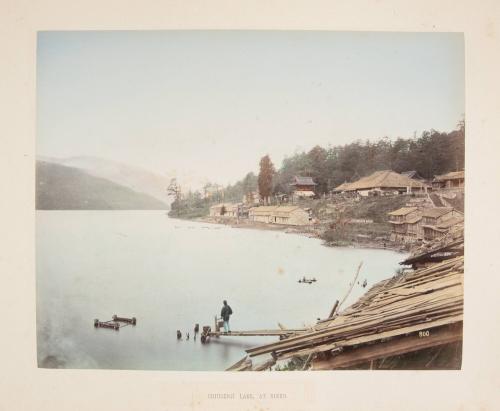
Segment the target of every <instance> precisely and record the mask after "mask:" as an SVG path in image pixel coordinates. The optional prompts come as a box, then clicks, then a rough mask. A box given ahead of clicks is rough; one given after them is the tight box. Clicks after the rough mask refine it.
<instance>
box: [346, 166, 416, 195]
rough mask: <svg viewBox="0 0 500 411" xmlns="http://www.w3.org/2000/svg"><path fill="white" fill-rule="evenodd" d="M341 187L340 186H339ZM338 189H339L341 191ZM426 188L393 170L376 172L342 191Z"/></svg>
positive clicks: (350, 184) (348, 185)
mask: <svg viewBox="0 0 500 411" xmlns="http://www.w3.org/2000/svg"><path fill="white" fill-rule="evenodd" d="M344 184H345V183H344ZM339 187H340V186H339ZM339 187H337V189H339ZM406 187H417V188H423V187H426V184H424V183H422V182H420V181H418V180H414V179H412V178H408V177H406V176H404V175H401V174H398V173H396V172H394V171H392V170H382V171H375V172H374V173H373V174H370V175H369V176H367V177H363V178H361V179H359V180H358V181H355V182H354V183H349V184H347V186H344V187H343V188H342V191H355V190H368V189H372V188H406Z"/></svg>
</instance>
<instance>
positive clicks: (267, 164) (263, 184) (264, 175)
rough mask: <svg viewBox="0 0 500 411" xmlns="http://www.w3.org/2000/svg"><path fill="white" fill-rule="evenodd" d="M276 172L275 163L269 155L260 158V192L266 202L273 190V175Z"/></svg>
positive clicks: (265, 202) (266, 202)
mask: <svg viewBox="0 0 500 411" xmlns="http://www.w3.org/2000/svg"><path fill="white" fill-rule="evenodd" d="M275 173H276V171H275V170H274V165H273V163H272V162H271V159H270V158H269V156H268V155H265V156H264V157H262V158H261V159H260V172H259V178H258V185H259V194H260V197H261V198H262V199H263V201H264V204H268V202H269V197H270V196H271V193H272V190H273V176H274V174H275Z"/></svg>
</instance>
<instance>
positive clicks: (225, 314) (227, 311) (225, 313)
mask: <svg viewBox="0 0 500 411" xmlns="http://www.w3.org/2000/svg"><path fill="white" fill-rule="evenodd" d="M223 304H224V305H223V306H222V310H221V312H220V316H221V318H222V320H223V321H224V332H226V333H230V332H231V328H230V327H229V317H230V316H231V314H233V310H232V309H231V307H230V306H229V305H228V303H227V301H226V300H224V301H223Z"/></svg>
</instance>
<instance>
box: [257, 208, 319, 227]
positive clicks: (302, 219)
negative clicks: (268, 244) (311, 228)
mask: <svg viewBox="0 0 500 411" xmlns="http://www.w3.org/2000/svg"><path fill="white" fill-rule="evenodd" d="M248 219H249V220H250V221H256V222H261V223H266V224H283V225H294V226H299V225H308V224H311V216H310V213H309V211H308V210H306V209H303V208H300V207H298V206H264V207H253V208H251V209H250V210H249V212H248Z"/></svg>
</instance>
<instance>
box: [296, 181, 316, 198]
mask: <svg viewBox="0 0 500 411" xmlns="http://www.w3.org/2000/svg"><path fill="white" fill-rule="evenodd" d="M290 185H291V186H292V187H293V194H292V195H293V198H294V199H298V198H310V197H314V196H315V195H316V193H315V190H316V185H317V184H316V183H315V182H314V180H313V179H312V177H301V176H295V177H294V178H293V180H292V182H291V183H290Z"/></svg>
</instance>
